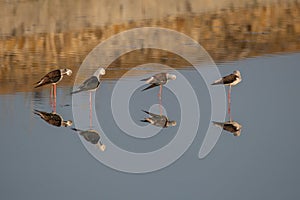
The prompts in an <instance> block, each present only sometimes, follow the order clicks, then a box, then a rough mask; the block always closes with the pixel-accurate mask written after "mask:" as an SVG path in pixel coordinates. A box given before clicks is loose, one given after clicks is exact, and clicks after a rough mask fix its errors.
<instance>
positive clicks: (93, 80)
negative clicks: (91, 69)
mask: <svg viewBox="0 0 300 200" xmlns="http://www.w3.org/2000/svg"><path fill="white" fill-rule="evenodd" d="M103 75H105V69H104V68H100V69H98V70H97V71H96V72H95V73H94V74H93V76H91V77H90V78H88V79H86V80H85V81H84V82H83V83H82V84H81V85H80V86H79V87H78V89H77V90H75V91H73V92H71V94H76V93H79V92H84V91H88V92H89V93H90V101H89V102H90V125H91V119H92V118H91V115H92V92H93V91H96V90H97V89H98V87H99V85H100V76H103Z"/></svg>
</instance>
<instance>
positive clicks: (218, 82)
mask: <svg viewBox="0 0 300 200" xmlns="http://www.w3.org/2000/svg"><path fill="white" fill-rule="evenodd" d="M222 83H223V81H222V79H218V80H216V81H215V82H213V83H212V84H211V85H219V84H222Z"/></svg>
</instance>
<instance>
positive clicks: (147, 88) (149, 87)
mask: <svg viewBox="0 0 300 200" xmlns="http://www.w3.org/2000/svg"><path fill="white" fill-rule="evenodd" d="M156 86H157V85H154V84H152V85H149V86H148V87H146V88H144V89H142V91H145V90H149V89H151V88H154V87H156Z"/></svg>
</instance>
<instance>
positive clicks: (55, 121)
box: [33, 110, 73, 127]
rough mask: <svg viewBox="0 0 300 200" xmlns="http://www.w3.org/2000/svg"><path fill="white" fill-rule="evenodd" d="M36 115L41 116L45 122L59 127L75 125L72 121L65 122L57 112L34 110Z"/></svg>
mask: <svg viewBox="0 0 300 200" xmlns="http://www.w3.org/2000/svg"><path fill="white" fill-rule="evenodd" d="M33 113H34V114H36V115H38V116H40V117H41V118H42V119H43V120H44V121H45V122H47V123H48V124H51V125H53V126H57V127H68V126H71V125H72V124H73V122H72V121H71V120H67V121H64V120H63V118H62V117H61V116H60V115H59V114H57V113H55V112H51V113H48V112H44V111H39V110H34V112H33Z"/></svg>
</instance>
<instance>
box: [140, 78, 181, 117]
mask: <svg viewBox="0 0 300 200" xmlns="http://www.w3.org/2000/svg"><path fill="white" fill-rule="evenodd" d="M175 79H176V75H174V74H169V73H159V74H155V75H153V76H151V77H148V78H145V79H142V80H141V81H146V83H147V84H150V85H149V86H148V87H146V88H144V89H143V90H142V91H145V90H149V89H151V88H154V87H157V86H159V93H158V98H159V105H160V114H162V108H161V106H162V102H161V101H162V100H161V95H162V86H163V85H165V84H166V83H167V82H168V80H175Z"/></svg>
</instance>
